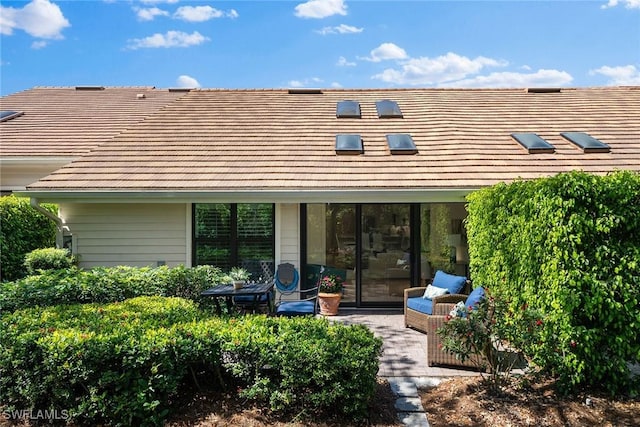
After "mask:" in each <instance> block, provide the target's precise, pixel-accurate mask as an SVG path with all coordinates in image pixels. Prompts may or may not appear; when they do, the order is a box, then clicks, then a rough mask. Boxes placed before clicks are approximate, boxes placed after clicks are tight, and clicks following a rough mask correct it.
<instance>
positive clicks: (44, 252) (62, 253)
mask: <svg viewBox="0 0 640 427" xmlns="http://www.w3.org/2000/svg"><path fill="white" fill-rule="evenodd" d="M74 264H75V259H74V257H73V256H72V255H71V254H70V253H69V250H67V249H56V248H43V249H35V250H33V251H31V252H29V253H28V254H27V255H26V256H25V257H24V266H25V268H26V269H27V272H28V273H29V274H36V273H40V272H42V271H45V270H62V269H65V268H71V267H72V266H73V265H74Z"/></svg>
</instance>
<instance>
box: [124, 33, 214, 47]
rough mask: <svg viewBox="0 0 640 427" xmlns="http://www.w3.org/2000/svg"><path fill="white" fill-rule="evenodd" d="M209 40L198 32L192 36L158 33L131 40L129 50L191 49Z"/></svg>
mask: <svg viewBox="0 0 640 427" xmlns="http://www.w3.org/2000/svg"><path fill="white" fill-rule="evenodd" d="M208 40H210V39H209V38H208V37H205V36H203V35H202V34H200V33H199V32H197V31H194V32H193V33H191V34H187V33H183V32H182V31H167V33H166V34H160V33H156V34H154V35H152V36H149V37H145V38H142V39H131V40H129V44H128V45H127V48H129V49H134V50H135V49H141V48H158V47H189V46H196V45H199V44H202V43H204V42H206V41H208Z"/></svg>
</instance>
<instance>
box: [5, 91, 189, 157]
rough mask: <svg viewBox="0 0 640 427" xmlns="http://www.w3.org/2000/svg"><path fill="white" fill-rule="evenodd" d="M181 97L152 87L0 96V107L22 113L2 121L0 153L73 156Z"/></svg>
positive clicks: (10, 154) (27, 92)
mask: <svg viewBox="0 0 640 427" xmlns="http://www.w3.org/2000/svg"><path fill="white" fill-rule="evenodd" d="M138 94H143V95H144V98H142V99H138ZM182 95H184V93H175V92H169V91H168V90H155V89H154V88H152V87H127V88H115V87H108V88H105V89H103V90H76V89H75V88H69V87H67V88H51V87H39V88H34V89H31V90H27V91H24V92H19V93H16V94H12V95H9V96H6V97H2V98H1V99H0V109H2V110H3V111H4V110H14V111H21V112H23V113H24V115H23V116H21V117H19V118H17V119H13V120H9V121H6V122H2V123H0V136H1V138H2V139H1V142H0V156H2V157H3V158H11V157H34V156H37V157H77V156H78V155H80V154H83V153H86V152H88V151H89V150H91V149H92V148H94V147H96V146H98V145H100V144H102V143H104V142H106V141H109V140H111V139H112V138H113V137H115V136H116V135H118V134H119V133H121V132H123V131H124V130H126V129H127V128H129V127H131V126H133V125H134V124H136V123H138V122H140V121H142V120H144V119H145V117H147V116H149V115H150V114H152V113H154V112H156V111H158V110H159V109H160V108H162V107H164V106H165V105H167V104H168V103H170V102H171V101H173V100H175V99H177V98H178V97H180V96H182Z"/></svg>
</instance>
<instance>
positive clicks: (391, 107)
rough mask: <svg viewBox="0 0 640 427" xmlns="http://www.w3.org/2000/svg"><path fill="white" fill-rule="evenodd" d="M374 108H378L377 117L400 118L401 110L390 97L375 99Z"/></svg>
mask: <svg viewBox="0 0 640 427" xmlns="http://www.w3.org/2000/svg"><path fill="white" fill-rule="evenodd" d="M376 110H378V117H379V118H381V119H401V118H402V111H400V107H399V106H398V103H397V102H396V101H391V100H390V99H383V100H382V101H376Z"/></svg>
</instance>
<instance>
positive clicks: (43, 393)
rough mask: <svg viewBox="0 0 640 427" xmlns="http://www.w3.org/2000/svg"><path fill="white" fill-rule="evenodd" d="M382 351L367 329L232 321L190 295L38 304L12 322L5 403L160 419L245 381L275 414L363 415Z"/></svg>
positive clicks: (2, 347) (2, 376) (2, 375)
mask: <svg viewBox="0 0 640 427" xmlns="http://www.w3.org/2000/svg"><path fill="white" fill-rule="evenodd" d="M380 348H381V341H380V339H378V338H375V337H374V336H373V334H372V333H371V332H370V331H369V330H368V329H366V328H365V327H363V326H345V325H340V324H332V323H330V322H328V321H327V320H325V319H315V318H296V319H287V318H271V317H266V316H245V317H242V318H240V319H234V318H231V319H229V318H224V319H221V318H217V317H209V316H207V315H205V314H204V312H202V311H200V310H198V309H197V307H196V306H195V304H194V303H193V302H191V301H187V300H184V299H179V298H164V297H140V298H134V299H130V300H127V301H124V302H120V303H113V304H106V305H103V304H84V305H81V304H76V305H60V306H56V307H47V308H41V307H37V308H30V309H25V310H18V311H15V312H13V313H9V314H6V315H4V316H3V317H2V322H1V323H0V402H2V403H3V404H5V405H8V409H9V410H12V409H18V408H19V409H26V408H31V409H41V410H45V409H46V410H54V409H57V410H65V411H67V413H68V414H69V416H70V417H71V419H72V420H74V421H76V422H78V423H80V424H82V425H88V424H90V425H97V424H109V425H114V426H119V425H121V426H129V425H161V424H162V421H163V420H164V418H166V416H167V415H168V414H169V413H170V411H171V410H172V406H171V402H175V401H180V400H179V399H178V398H179V397H184V396H179V394H178V393H180V392H181V391H182V390H188V389H190V387H188V386H189V385H190V384H188V383H189V382H191V381H193V382H194V383H195V385H198V384H209V385H211V386H212V387H214V388H217V389H224V388H225V385H241V386H242V387H243V392H242V393H241V396H244V397H249V398H252V399H255V400H256V401H258V402H265V403H268V404H270V405H271V407H272V409H274V410H275V411H282V412H289V411H296V413H299V412H302V411H304V413H306V414H308V415H309V416H311V415H312V414H315V413H318V412H321V411H325V412H328V413H330V414H336V413H338V414H346V415H351V416H353V417H354V418H355V417H358V416H363V415H365V414H366V408H367V404H368V402H369V401H370V399H371V398H372V396H373V394H374V390H375V385H376V374H377V371H378V360H379V354H380ZM227 390H228V389H227ZM234 390H235V388H234Z"/></svg>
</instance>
